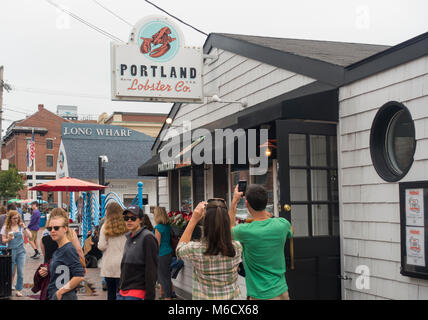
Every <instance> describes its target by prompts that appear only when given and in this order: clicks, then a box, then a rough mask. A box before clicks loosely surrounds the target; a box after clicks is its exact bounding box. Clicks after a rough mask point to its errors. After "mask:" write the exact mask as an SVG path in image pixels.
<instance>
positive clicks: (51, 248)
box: [40, 208, 85, 267]
mask: <svg viewBox="0 0 428 320" xmlns="http://www.w3.org/2000/svg"><path fill="white" fill-rule="evenodd" d="M57 217H63V218H64V219H67V221H68V219H69V218H68V214H67V212H65V210H64V209H62V208H55V209H53V210H52V211H51V212H50V214H49V218H48V221H47V222H46V226H49V222H50V221H51V219H53V218H57ZM66 235H67V237H68V240H70V242H71V243H72V244H73V246H74V248H75V249H76V251H77V254H78V255H79V258H80V261H81V262H82V265H83V267H85V255H84V254H83V250H82V246H81V245H80V242H79V238H78V237H77V234H76V232H75V231H74V230H73V229H71V228H69V229H68V232H67V234H66ZM40 248H41V250H42V253H43V256H44V263H48V262H49V260H50V259H51V258H52V255H53V253H54V252H55V250H56V249H57V248H58V244H57V243H56V242H55V241H54V240H53V239H52V238H51V236H50V235H49V234H47V235H45V236H43V237H42V239H41V241H40Z"/></svg>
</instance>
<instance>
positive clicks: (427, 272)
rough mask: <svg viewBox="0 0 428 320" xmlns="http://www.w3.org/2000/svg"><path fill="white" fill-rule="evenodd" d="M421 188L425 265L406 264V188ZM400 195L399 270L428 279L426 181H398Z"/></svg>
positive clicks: (427, 204) (408, 274) (427, 197)
mask: <svg viewBox="0 0 428 320" xmlns="http://www.w3.org/2000/svg"><path fill="white" fill-rule="evenodd" d="M408 189H423V197H424V227H423V228H424V253H425V266H424V267H423V266H417V265H410V264H407V245H406V227H407V226H408V225H407V224H406V190H408ZM399 195H400V233H401V270H400V273H401V274H402V275H403V276H407V277H412V278H419V279H428V254H427V244H428V242H427V239H428V232H427V228H428V181H415V182H402V183H399Z"/></svg>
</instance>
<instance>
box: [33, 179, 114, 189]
mask: <svg viewBox="0 0 428 320" xmlns="http://www.w3.org/2000/svg"><path fill="white" fill-rule="evenodd" d="M105 188H107V187H105V186H102V185H100V184H96V183H92V182H88V181H84V180H79V179H74V178H70V177H64V178H61V179H58V180H54V181H49V182H47V183H42V184H39V185H37V186H34V187H31V188H30V189H29V190H36V191H46V192H51V191H66V192H67V191H68V192H74V191H92V190H102V189H105Z"/></svg>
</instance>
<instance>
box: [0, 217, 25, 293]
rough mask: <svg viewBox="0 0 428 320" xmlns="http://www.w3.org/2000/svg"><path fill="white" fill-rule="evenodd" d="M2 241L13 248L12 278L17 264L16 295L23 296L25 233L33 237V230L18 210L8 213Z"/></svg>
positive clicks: (2, 231) (2, 230) (2, 232)
mask: <svg viewBox="0 0 428 320" xmlns="http://www.w3.org/2000/svg"><path fill="white" fill-rule="evenodd" d="M0 233H1V237H2V242H3V243H5V244H7V247H8V248H9V249H12V270H13V275H12V279H13V278H14V276H15V266H16V269H17V274H18V278H17V281H16V287H15V289H16V296H17V297H22V296H23V295H22V293H21V290H22V288H23V287H24V266H25V256H26V252H25V248H24V233H25V234H26V235H27V237H31V232H30V231H29V230H28V229H27V227H26V226H25V225H24V221H22V217H21V215H20V214H19V212H18V211H16V210H10V211H9V212H8V214H7V217H6V221H5V223H4V225H3V227H2V229H1V232H0Z"/></svg>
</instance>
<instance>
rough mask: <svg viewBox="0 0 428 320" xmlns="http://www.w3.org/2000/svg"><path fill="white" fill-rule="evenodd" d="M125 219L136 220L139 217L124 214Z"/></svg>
mask: <svg viewBox="0 0 428 320" xmlns="http://www.w3.org/2000/svg"><path fill="white" fill-rule="evenodd" d="M123 220H125V221H128V220H131V221H136V220H137V217H136V216H132V217H129V216H123Z"/></svg>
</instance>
